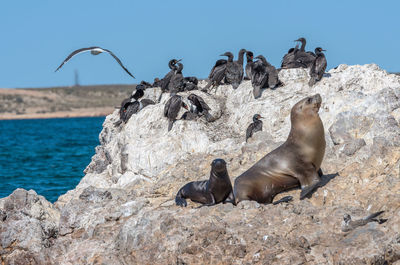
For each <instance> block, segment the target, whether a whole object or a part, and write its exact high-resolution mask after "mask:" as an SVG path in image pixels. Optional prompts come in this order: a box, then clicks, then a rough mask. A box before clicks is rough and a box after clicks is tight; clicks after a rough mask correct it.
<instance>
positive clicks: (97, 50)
mask: <svg viewBox="0 0 400 265" xmlns="http://www.w3.org/2000/svg"><path fill="white" fill-rule="evenodd" d="M87 51H90V53H91V54H93V55H98V54H100V53H103V52H107V53H109V54H110V55H111V56H112V57H113V58H114V59H115V60H116V61H117V62H118V64H119V65H120V66H121V67H122V68H123V69H124V70H125V72H127V73H128V75H130V76H131V77H133V78H135V77H134V76H133V75H132V74H131V73H130V72H129V71H128V69H126V68H125V66H124V65H123V64H122V62H121V60H120V59H119V58H118V57H117V56H116V55H115V54H114V53H112V52H111V51H110V50H107V49H103V48H100V47H97V46H94V47H88V48H82V49H78V50H75V51H73V52H72V53H71V54H70V55H68V57H67V58H66V59H65V60H64V61H63V62H62V63H61V64H60V66H59V67H58V68H57V69H56V71H55V72H57V71H58V69H60V68H61V67H62V66H63V65H64V64H65V63H66V62H68V61H69V60H70V59H71V58H72V57H74V56H75V55H77V54H79V53H83V52H87Z"/></svg>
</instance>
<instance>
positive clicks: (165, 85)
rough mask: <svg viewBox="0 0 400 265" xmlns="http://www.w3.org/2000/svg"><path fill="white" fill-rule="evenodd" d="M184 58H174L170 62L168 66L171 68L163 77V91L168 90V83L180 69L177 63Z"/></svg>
mask: <svg viewBox="0 0 400 265" xmlns="http://www.w3.org/2000/svg"><path fill="white" fill-rule="evenodd" d="M181 60H182V59H179V60H177V59H172V60H170V61H169V62H168V67H169V69H171V70H170V71H169V72H168V73H167V74H166V75H165V76H164V78H163V79H161V89H162V91H164V92H165V91H167V90H168V85H169V82H170V81H171V78H172V76H173V75H174V74H175V71H176V70H177V69H178V67H177V66H176V64H177V63H178V62H180V61H181Z"/></svg>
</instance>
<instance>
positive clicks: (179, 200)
mask: <svg viewBox="0 0 400 265" xmlns="http://www.w3.org/2000/svg"><path fill="white" fill-rule="evenodd" d="M185 187H186V185H185V186H183V187H182V188H181V189H180V190H179V191H178V193H177V194H176V197H175V204H176V205H177V206H181V207H186V206H187V202H186V200H185V195H184V188H185Z"/></svg>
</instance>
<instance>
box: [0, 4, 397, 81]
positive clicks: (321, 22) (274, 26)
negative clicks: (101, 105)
mask: <svg viewBox="0 0 400 265" xmlns="http://www.w3.org/2000/svg"><path fill="white" fill-rule="evenodd" d="M399 10H400V1H379V2H378V1H329V2H328V1H234V0H232V1H224V0H214V1H183V0H182V1H150V0H149V1H124V0H121V1H103V0H96V1H91V0H85V1H84V0H80V1H77V0H68V1H55V0H52V1H45V0H35V1H32V0H24V1H1V3H0V32H1V33H2V38H1V42H0V47H1V55H0V87H3V88H14V87H18V88H21V87H48V86H64V85H72V84H73V83H74V71H75V70H78V72H79V78H80V83H81V84H82V85H89V84H131V83H135V82H140V81H141V80H147V81H152V80H153V79H154V77H163V76H164V75H165V74H166V73H167V72H168V66H167V63H168V60H169V59H171V58H183V64H184V70H183V74H184V75H185V76H197V77H199V78H204V77H206V76H207V75H208V73H209V71H210V69H211V67H212V65H213V64H214V62H215V61H216V60H217V59H219V58H220V57H219V56H218V55H219V54H222V53H224V52H225V51H232V52H233V53H234V54H235V56H237V52H238V51H239V49H240V48H245V49H248V50H251V51H253V52H254V54H255V55H257V54H263V55H264V56H265V57H266V58H267V60H268V61H269V62H271V63H272V64H273V65H275V66H277V67H279V66H280V61H281V59H282V56H283V55H284V54H285V53H286V52H287V50H288V49H289V48H290V47H292V46H293V45H294V43H293V40H295V39H297V38H299V37H305V38H306V39H307V41H308V42H307V47H306V48H307V50H314V48H315V47H317V46H321V47H323V48H325V49H327V52H326V57H327V60H328V69H330V68H333V67H335V66H337V65H339V64H341V63H345V64H366V63H377V64H378V65H380V66H381V67H382V68H384V69H386V70H388V71H392V72H400V63H399V60H400V55H399V52H398V49H399V48H400V34H399V33H400V22H399V21H400V17H399ZM88 46H101V47H103V48H107V49H110V50H111V51H113V52H114V53H115V54H116V55H117V56H119V57H120V59H121V60H122V62H123V63H124V65H125V66H126V67H127V68H128V69H129V70H130V71H131V72H132V74H133V75H135V76H136V78H137V79H136V80H134V79H132V78H131V77H130V76H128V75H127V74H126V73H125V72H124V71H123V70H122V68H120V67H119V66H118V64H117V63H116V62H115V61H114V60H113V59H112V57H111V56H109V55H108V54H100V55H98V56H92V55H90V54H88V53H85V54H81V55H78V56H76V57H74V58H73V59H72V60H70V61H69V62H68V63H67V64H65V65H64V66H63V68H62V69H61V70H60V71H58V72H56V73H54V70H55V69H56V68H57V66H58V65H59V64H60V63H61V62H62V61H63V60H64V58H65V57H66V56H67V55H68V54H69V53H70V52H72V51H73V50H75V49H78V48H82V47H88Z"/></svg>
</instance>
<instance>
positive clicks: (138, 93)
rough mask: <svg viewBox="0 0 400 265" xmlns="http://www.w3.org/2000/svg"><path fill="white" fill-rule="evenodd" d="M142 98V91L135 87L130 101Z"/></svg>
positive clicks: (140, 88)
mask: <svg viewBox="0 0 400 265" xmlns="http://www.w3.org/2000/svg"><path fill="white" fill-rule="evenodd" d="M143 96H144V90H143V88H142V87H140V86H139V85H138V86H136V92H135V93H134V94H132V96H131V99H134V100H138V99H139V98H141V97H143Z"/></svg>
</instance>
